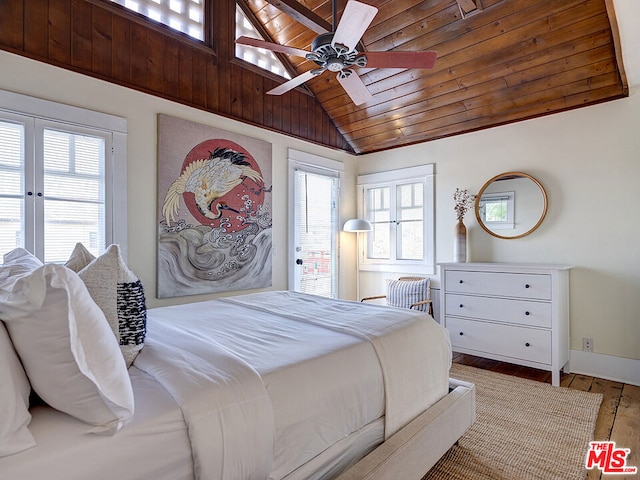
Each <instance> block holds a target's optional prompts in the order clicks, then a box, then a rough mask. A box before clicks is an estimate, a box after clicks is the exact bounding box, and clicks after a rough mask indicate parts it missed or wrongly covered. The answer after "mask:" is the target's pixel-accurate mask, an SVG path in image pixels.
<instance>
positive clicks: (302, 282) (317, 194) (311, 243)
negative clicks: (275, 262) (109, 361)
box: [295, 170, 337, 297]
mask: <svg viewBox="0 0 640 480" xmlns="http://www.w3.org/2000/svg"><path fill="white" fill-rule="evenodd" d="M295 191H296V208H295V210H296V228H297V231H298V235H297V241H296V242H297V244H296V259H295V260H296V262H297V265H296V268H298V269H299V282H298V285H297V289H298V291H300V292H303V293H311V294H315V295H322V296H325V297H335V294H336V290H337V288H336V255H335V239H336V233H337V231H336V228H337V218H336V216H337V213H336V195H337V179H336V178H334V177H330V176H325V175H318V174H313V173H309V172H304V171H300V170H298V171H297V172H296V188H295ZM300 262H302V263H300Z"/></svg>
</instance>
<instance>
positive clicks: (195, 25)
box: [111, 0, 205, 41]
mask: <svg viewBox="0 0 640 480" xmlns="http://www.w3.org/2000/svg"><path fill="white" fill-rule="evenodd" d="M111 1H112V2H114V3H117V4H118V5H122V6H123V7H126V8H128V9H129V10H132V11H134V12H137V13H139V14H141V15H144V16H145V17H147V18H150V19H151V20H155V21H156V22H159V23H162V24H163V25H167V26H169V27H171V28H173V29H174V30H177V31H179V32H183V33H186V34H187V35H189V36H190V37H193V38H195V39H197V40H201V41H202V40H204V2H205V0H111Z"/></svg>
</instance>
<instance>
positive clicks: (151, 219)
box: [0, 51, 356, 307]
mask: <svg viewBox="0 0 640 480" xmlns="http://www.w3.org/2000/svg"><path fill="white" fill-rule="evenodd" d="M0 89H2V90H8V91H12V92H16V93H21V94H24V95H31V96H33V97H38V98H42V99H46V100H51V101H54V102H59V103H65V104H69V105H74V106H77V107H82V108H87V109H90V110H97V111H100V112H104V113H109V114H113V115H118V116H120V117H124V118H126V119H127V122H128V148H127V150H128V168H127V170H128V171H127V175H128V179H129V181H128V227H129V232H128V244H129V245H128V264H129V267H130V268H131V269H132V270H133V271H134V272H135V273H136V274H137V275H138V276H139V277H140V279H141V281H142V283H143V285H144V286H145V293H146V297H147V305H148V306H149V307H153V306H160V305H166V304H172V303H184V302H189V301H202V300H206V299H208V298H213V297H215V296H220V295H210V296H207V295H198V296H193V297H180V298H176V299H163V300H159V299H157V298H155V293H156V241H157V240H156V231H157V228H156V202H157V200H156V198H157V192H156V182H157V176H156V174H157V171H156V166H157V148H156V146H157V136H156V132H157V114H158V113H165V114H169V115H173V116H176V117H180V118H183V119H186V120H190V121H194V122H199V123H203V124H206V125H211V126H214V127H218V128H222V129H225V130H227V131H232V132H237V133H242V134H243V135H247V136H250V137H253V138H257V139H261V140H265V141H267V142H271V144H272V149H273V150H272V152H273V164H272V168H273V187H274V188H273V224H274V229H273V245H274V247H275V256H274V258H273V286H272V289H286V288H287V228H286V224H287V200H288V198H287V197H288V186H287V175H288V172H287V164H288V160H287V151H288V149H289V148H295V149H296V150H300V151H303V152H308V153H313V154H315V155H319V156H324V157H326V158H330V159H333V160H337V161H341V162H343V163H344V164H345V184H346V185H345V188H343V195H344V197H345V198H349V199H350V198H354V197H355V168H356V161H355V160H356V159H355V157H354V156H352V155H349V154H347V153H343V152H339V151H336V150H332V149H328V148H324V147H319V146H317V145H313V144H310V143H308V142H303V141H299V140H296V139H293V138H290V137H287V136H284V135H280V134H276V133H273V132H271V131H267V130H264V129H261V128H257V127H252V126H248V125H245V124H242V123H240V122H236V121H233V120H230V119H228V118H224V117H220V116H218V115H213V114H210V113H207V112H203V111H201V110H197V109H194V108H190V107H186V106H184V105H180V104H177V103H174V102H169V101H166V100H163V99H160V98H157V97H153V96H151V95H146V94H143V93H140V92H137V91H134V90H131V89H128V88H124V87H120V86H118V85H113V84H110V83H107V82H103V81H100V80H96V79H93V78H90V77H86V76H84V75H79V74H76V73H73V72H70V71H67V70H63V69H60V68H56V67H52V66H50V65H46V64H43V63H40V62H35V61H33V60H29V59H26V58H24V57H20V56H17V55H12V54H9V53H6V52H3V51H0ZM341 210H342V211H341V216H342V218H343V221H344V220H346V219H347V218H351V217H352V216H354V215H355V207H354V206H353V202H350V201H344V202H341ZM341 239H342V237H341ZM344 242H345V245H344V247H345V248H346V249H347V250H349V249H354V248H355V247H354V246H353V244H352V239H351V238H350V237H349V236H345V237H344ZM347 260H350V259H349V258H347ZM339 268H340V269H341V270H342V271H344V274H345V277H346V278H345V282H343V285H344V286H346V287H348V284H349V283H353V282H354V281H355V267H354V265H353V262H351V261H347V262H346V265H345V261H342V260H341V262H340V267H339ZM235 293H245V292H235ZM340 295H341V296H345V295H346V294H345V293H344V292H342V291H341V292H340Z"/></svg>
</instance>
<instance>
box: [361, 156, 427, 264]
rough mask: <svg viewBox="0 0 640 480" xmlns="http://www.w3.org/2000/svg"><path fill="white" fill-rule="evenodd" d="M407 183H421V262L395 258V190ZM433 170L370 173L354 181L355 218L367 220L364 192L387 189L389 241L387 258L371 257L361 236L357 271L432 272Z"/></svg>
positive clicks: (366, 240) (418, 169) (409, 169)
mask: <svg viewBox="0 0 640 480" xmlns="http://www.w3.org/2000/svg"><path fill="white" fill-rule="evenodd" d="M408 183H422V184H423V192H422V193H423V203H422V204H423V220H422V221H423V258H422V260H405V259H399V258H397V246H396V240H395V239H396V232H397V224H396V218H395V216H396V214H397V208H393V207H394V206H395V205H396V199H397V187H398V186H400V185H406V184H408ZM434 184H435V168H434V164H428V165H420V166H417V167H410V168H405V169H400V170H389V171H384V172H377V173H372V174H364V175H359V176H358V179H357V190H358V216H359V217H360V218H364V219H366V220H371V219H370V217H369V213H368V211H369V208H368V206H367V203H366V202H367V191H368V190H369V189H372V188H380V187H389V188H390V200H391V203H390V214H391V216H392V218H390V222H389V238H390V239H391V241H390V246H391V252H390V258H389V259H379V258H370V257H369V249H370V243H369V239H368V234H364V235H362V236H361V237H362V239H363V241H364V242H365V248H359V249H358V252H359V253H358V254H359V255H360V269H361V270H363V271H378V272H404V273H417V274H434V273H435V197H434V191H435V190H434Z"/></svg>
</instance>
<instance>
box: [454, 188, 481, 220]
mask: <svg viewBox="0 0 640 480" xmlns="http://www.w3.org/2000/svg"><path fill="white" fill-rule="evenodd" d="M475 199H476V196H475V195H470V194H469V192H468V191H467V190H466V189H465V190H460V189H459V188H456V191H455V193H454V194H453V200H454V202H455V206H454V207H453V210H454V211H455V212H456V218H457V219H458V220H462V219H463V218H464V216H465V214H466V213H467V212H468V211H469V209H470V208H471V205H473V202H474V201H475Z"/></svg>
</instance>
